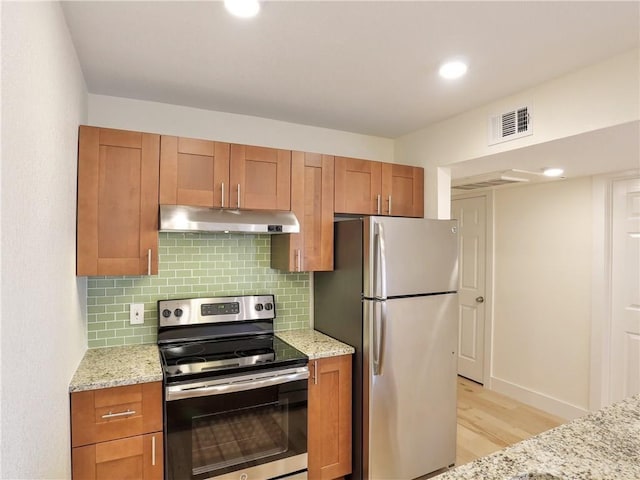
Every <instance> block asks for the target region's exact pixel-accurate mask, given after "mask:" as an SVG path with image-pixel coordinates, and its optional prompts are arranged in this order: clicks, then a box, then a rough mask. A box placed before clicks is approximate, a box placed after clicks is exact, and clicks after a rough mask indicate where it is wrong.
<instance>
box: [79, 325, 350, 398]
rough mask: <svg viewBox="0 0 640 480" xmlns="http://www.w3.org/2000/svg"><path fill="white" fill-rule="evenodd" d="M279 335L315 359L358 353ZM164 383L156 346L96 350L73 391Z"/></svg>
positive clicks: (318, 338) (308, 336)
mask: <svg viewBox="0 0 640 480" xmlns="http://www.w3.org/2000/svg"><path fill="white" fill-rule="evenodd" d="M276 335H277V336H278V337H280V338H281V339H282V340H284V341H285V342H287V343H289V344H291V345H292V346H293V347H295V348H297V349H298V350H300V351H301V352H302V353H304V354H305V355H307V356H308V357H309V358H310V359H311V360H314V359H317V358H323V357H334V356H338V355H349V354H352V353H353V352H354V349H353V347H351V346H349V345H346V344H344V343H342V342H339V341H338V340H335V339H333V338H331V337H328V336H327V335H324V334H323V333H320V332H317V331H315V330H312V329H308V328H307V329H301V330H288V331H282V332H276ZM160 381H162V367H161V364H160V356H159V353H158V346H157V345H155V344H144V345H127V346H119V347H105V348H92V349H89V350H87V351H86V353H85V354H84V357H83V358H82V361H81V362H80V365H78V368H77V370H76V372H75V374H74V375H73V378H72V379H71V383H70V384H69V392H81V391H84V390H97V389H99V388H109V387H119V386H124V385H134V384H137V383H146V382H160Z"/></svg>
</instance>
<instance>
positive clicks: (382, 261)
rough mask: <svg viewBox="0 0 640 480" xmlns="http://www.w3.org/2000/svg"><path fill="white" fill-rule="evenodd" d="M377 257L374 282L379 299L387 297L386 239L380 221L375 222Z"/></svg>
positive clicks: (376, 296)
mask: <svg viewBox="0 0 640 480" xmlns="http://www.w3.org/2000/svg"><path fill="white" fill-rule="evenodd" d="M374 242H375V258H374V264H373V284H374V285H375V289H376V291H375V294H374V297H375V298H376V299H378V300H386V299H387V258H386V253H385V252H386V248H385V240H384V227H383V226H382V224H380V223H376V224H375V237H374Z"/></svg>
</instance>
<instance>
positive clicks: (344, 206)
mask: <svg viewBox="0 0 640 480" xmlns="http://www.w3.org/2000/svg"><path fill="white" fill-rule="evenodd" d="M335 162H336V166H335V169H336V173H335V212H336V213H357V214H363V215H380V214H381V212H382V211H381V208H382V203H381V202H382V197H381V192H380V185H381V183H380V181H381V175H382V170H381V168H380V167H381V163H380V162H372V161H370V160H360V159H358V158H347V157H336V158H335Z"/></svg>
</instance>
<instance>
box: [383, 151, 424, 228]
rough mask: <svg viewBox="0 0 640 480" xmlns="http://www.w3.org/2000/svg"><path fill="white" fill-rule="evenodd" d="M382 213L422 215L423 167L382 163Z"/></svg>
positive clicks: (396, 215) (402, 215)
mask: <svg viewBox="0 0 640 480" xmlns="http://www.w3.org/2000/svg"><path fill="white" fill-rule="evenodd" d="M382 205H383V206H382V214H383V215H393V216H395V217H424V169H423V168H421V167H411V166H408V165H396V164H393V163H383V164H382Z"/></svg>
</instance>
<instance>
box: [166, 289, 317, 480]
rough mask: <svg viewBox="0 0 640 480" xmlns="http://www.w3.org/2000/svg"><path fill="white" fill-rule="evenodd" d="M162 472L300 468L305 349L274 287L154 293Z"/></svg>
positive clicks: (226, 474)
mask: <svg viewBox="0 0 640 480" xmlns="http://www.w3.org/2000/svg"><path fill="white" fill-rule="evenodd" d="M158 314H159V315H158V317H159V327H158V347H159V349H160V354H161V358H162V366H163V374H164V388H165V391H164V397H165V403H164V415H165V432H164V433H165V472H166V474H165V476H166V478H167V479H168V480H187V479H191V480H204V479H220V478H225V479H230V478H237V479H238V480H255V479H271V478H286V479H287V480H292V479H294V478H295V479H300V478H307V473H306V471H307V389H308V383H307V382H308V378H309V369H308V358H307V357H306V355H304V354H303V353H302V352H300V351H298V350H296V349H295V348H293V347H292V346H291V345H289V344H287V343H286V342H284V341H282V340H281V339H279V338H277V337H276V336H275V335H274V329H273V321H274V319H275V316H276V310H275V299H274V296H273V295H247V296H237V297H217V298H195V299H184V300H161V301H159V302H158Z"/></svg>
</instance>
